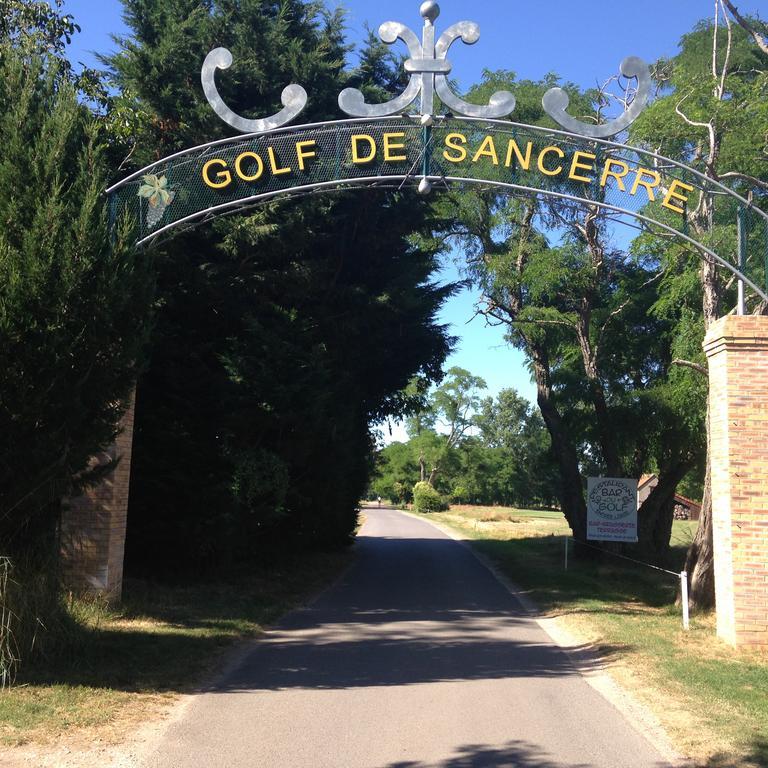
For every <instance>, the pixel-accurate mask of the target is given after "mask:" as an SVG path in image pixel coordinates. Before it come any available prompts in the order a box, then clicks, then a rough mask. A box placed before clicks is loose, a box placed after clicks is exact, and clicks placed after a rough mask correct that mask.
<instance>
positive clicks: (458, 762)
mask: <svg viewBox="0 0 768 768" xmlns="http://www.w3.org/2000/svg"><path fill="white" fill-rule="evenodd" d="M366 515H367V518H368V519H367V522H366V524H365V526H364V527H363V530H362V532H361V535H360V539H359V543H358V545H357V546H358V549H359V557H358V558H357V560H356V563H355V565H354V566H353V567H352V568H351V569H350V570H349V571H348V572H347V574H346V576H345V578H344V579H343V580H342V581H341V582H340V583H338V584H337V585H336V586H335V587H333V588H332V589H331V590H329V591H327V592H326V593H325V594H324V595H323V596H322V597H321V598H320V599H319V600H318V601H317V602H315V603H314V604H313V605H312V606H310V607H309V608H307V609H304V610H301V611H297V612H295V613H293V614H291V615H290V616H288V617H287V618H286V619H285V620H284V621H283V622H282V623H281V624H280V625H279V626H278V627H277V628H275V629H274V630H273V631H271V632H269V634H268V635H267V637H266V638H265V639H264V640H262V641H260V642H258V643H256V644H255V647H254V649H253V651H252V652H250V653H249V654H247V656H245V657H244V658H243V659H242V661H241V662H240V663H239V664H237V665H236V666H235V668H233V669H231V670H230V671H229V672H228V673H227V674H226V675H225V676H224V678H223V679H222V680H220V681H219V683H218V684H217V686H216V687H215V688H214V689H213V690H211V691H210V692H207V693H205V694H202V695H200V696H199V697H197V698H196V699H195V700H194V701H193V703H192V704H191V706H190V707H189V708H188V709H187V710H186V711H185V714H184V717H183V718H182V719H180V720H179V721H178V722H176V723H175V724H174V725H173V726H172V727H171V728H170V729H169V731H168V732H167V734H166V735H165V737H164V739H163V741H162V743H161V744H160V750H159V753H158V754H156V755H155V756H154V757H153V758H152V759H151V760H150V762H149V763H148V765H150V766H152V768H171V767H173V768H192V767H193V766H194V767H195V768H198V767H199V768H245V767H246V766H247V768H427V767H429V768H438V767H439V768H480V767H481V766H505V767H509V768H512V767H514V768H661V767H662V766H667V763H666V762H665V761H664V760H663V759H662V757H661V756H660V755H659V754H658V753H657V752H656V751H655V750H654V749H653V748H652V747H651V746H650V745H649V743H648V742H646V740H645V739H644V738H643V737H642V736H641V735H640V734H639V733H638V732H637V731H635V730H634V729H633V728H632V727H631V726H630V725H629V724H628V723H627V722H626V720H625V719H624V718H623V716H622V715H621V714H620V713H619V712H618V711H617V710H616V709H615V708H613V706H611V705H610V704H609V703H608V702H607V701H606V700H605V699H603V698H602V697H601V696H600V695H599V694H598V693H597V692H595V691H594V690H593V689H592V688H591V687H590V686H589V685H588V684H587V683H586V682H585V681H584V679H583V678H582V677H581V676H580V675H579V674H578V672H576V671H575V670H574V669H573V668H572V666H571V665H570V663H569V661H568V659H567V657H566V656H565V655H564V654H563V653H562V652H560V651H559V650H558V649H557V648H556V647H555V646H553V645H552V643H551V642H550V641H549V638H548V637H547V635H546V634H545V633H544V632H543V631H542V630H541V629H540V628H539V626H538V625H537V624H536V623H535V622H533V621H531V620H530V619H528V618H526V617H525V616H524V614H523V613H522V612H521V610H520V608H519V606H518V605H517V603H516V601H515V600H514V599H513V598H512V597H511V596H510V594H509V593H508V592H507V591H506V590H505V589H504V588H503V587H502V586H501V585H500V584H499V583H498V582H497V581H496V579H495V578H494V577H493V576H492V575H491V574H490V573H489V572H488V571H487V570H486V569H485V568H484V567H483V566H482V565H481V564H480V563H479V562H478V561H477V560H476V559H475V558H474V557H473V556H472V554H471V552H469V551H468V550H467V548H466V547H465V546H463V545H462V544H460V543H457V542H455V541H453V540H451V539H450V538H448V537H447V536H445V535H444V534H443V533H442V532H440V531H438V530H437V529H435V528H434V527H432V526H431V525H429V524H427V523H424V522H422V521H420V520H415V519H413V518H411V517H408V516H406V515H402V514H400V513H398V512H395V511H393V510H385V509H382V510H366Z"/></svg>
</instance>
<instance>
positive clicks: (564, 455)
mask: <svg viewBox="0 0 768 768" xmlns="http://www.w3.org/2000/svg"><path fill="white" fill-rule="evenodd" d="M528 347H529V351H530V353H531V359H532V360H533V370H534V376H535V379H536V390H537V400H538V404H539V410H540V411H541V415H542V417H543V418H544V423H545V424H546V425H547V430H548V431H549V436H550V438H551V439H552V450H553V451H554V453H555V456H556V457H557V462H558V465H559V467H560V494H559V495H560V504H561V506H562V508H563V513H564V514H565V519H566V520H567V521H568V524H569V525H570V526H571V530H572V531H573V536H574V538H575V539H576V540H577V541H586V540H587V507H586V504H585V503H584V493H583V490H582V487H581V473H580V472H579V459H578V456H577V455H576V449H575V448H574V447H573V445H572V444H571V441H570V439H569V437H568V434H567V432H566V430H565V427H564V425H563V420H562V417H561V416H560V413H559V411H558V410H557V406H556V405H555V402H554V400H553V398H552V384H551V381H550V371H549V364H548V360H547V357H546V353H545V352H544V350H542V349H541V348H539V347H537V346H535V345H533V344H529V345H528Z"/></svg>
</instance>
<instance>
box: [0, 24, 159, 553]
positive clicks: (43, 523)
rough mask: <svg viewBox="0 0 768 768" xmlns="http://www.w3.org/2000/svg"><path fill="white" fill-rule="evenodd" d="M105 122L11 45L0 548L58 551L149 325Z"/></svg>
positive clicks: (0, 382) (4, 50) (2, 142)
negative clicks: (75, 486) (111, 211)
mask: <svg viewBox="0 0 768 768" xmlns="http://www.w3.org/2000/svg"><path fill="white" fill-rule="evenodd" d="M106 177H107V170H106V166H105V162H104V159H103V141H102V138H101V134H100V129H99V125H98V123H97V121H96V120H95V118H94V117H93V116H92V115H91V113H90V112H89V110H88V109H87V108H86V107H85V106H83V105H82V104H81V103H80V100H79V97H78V92H77V89H76V87H75V85H74V84H73V82H72V81H71V78H70V76H69V72H68V70H67V68H66V67H64V66H63V65H62V64H61V62H60V60H59V59H58V57H57V55H55V54H53V53H49V52H45V51H43V52H42V53H40V52H34V51H30V50H29V49H28V48H25V47H24V46H22V45H19V44H18V39H17V37H16V36H12V37H11V39H10V40H8V39H6V40H4V41H3V42H2V43H0V186H1V187H2V189H3V196H2V198H0V219H1V220H2V221H3V226H2V228H0V510H2V512H1V513H0V514H1V516H0V541H2V552H3V554H9V553H11V552H14V551H22V552H24V551H27V550H28V549H29V548H30V547H31V546H33V544H35V543H37V542H38V541H39V540H40V539H43V540H44V541H45V542H47V543H48V544H50V543H51V542H52V539H53V534H54V532H55V522H56V514H57V504H56V502H57V501H58V497H59V496H60V495H61V494H62V493H64V492H66V491H68V490H70V487H71V482H70V481H71V479H72V478H73V477H74V476H75V475H76V474H77V473H79V472H81V471H82V470H83V469H84V468H85V467H86V464H87V460H88V458H89V457H90V456H91V455H93V454H94V453H95V452H96V451H97V450H98V449H99V448H100V447H104V446H106V445H107V444H109V443H110V442H111V440H112V438H113V437H114V434H115V429H116V425H117V423H118V421H119V417H120V412H121V407H122V406H121V403H122V402H123V401H124V399H125V396H126V395H127V393H128V392H129V391H130V388H131V387H132V385H133V381H134V379H135V376H136V366H137V364H139V363H140V361H141V358H142V345H143V341H144V335H145V329H146V325H147V321H148V314H149V307H150V298H151V293H152V280H151V274H150V268H149V263H148V257H147V255H146V254H139V253H135V252H134V250H133V248H132V247H131V246H130V245H129V243H130V240H129V235H130V233H129V232H128V231H127V228H126V226H125V223H124V222H116V225H117V227H116V233H115V237H114V239H112V240H110V237H109V232H108V230H109V227H108V212H107V210H106V204H105V200H104V197H103V195H102V192H103V190H104V185H105V181H106Z"/></svg>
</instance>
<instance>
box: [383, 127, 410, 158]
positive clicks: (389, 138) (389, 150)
mask: <svg viewBox="0 0 768 768" xmlns="http://www.w3.org/2000/svg"><path fill="white" fill-rule="evenodd" d="M404 138H405V133H385V134H384V162H385V163H401V162H403V160H407V159H408V158H407V157H406V156H405V155H395V154H393V152H394V151H395V150H397V149H405V143H404V142H402V141H399V142H395V141H393V139H404Z"/></svg>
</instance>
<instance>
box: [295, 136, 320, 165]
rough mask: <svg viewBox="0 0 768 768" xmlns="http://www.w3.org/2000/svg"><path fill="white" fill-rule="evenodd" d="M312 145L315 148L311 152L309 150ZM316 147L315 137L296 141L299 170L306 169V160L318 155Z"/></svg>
mask: <svg viewBox="0 0 768 768" xmlns="http://www.w3.org/2000/svg"><path fill="white" fill-rule="evenodd" d="M310 147H311V148H312V150H313V151H311V152H309V151H307V150H309V149H310ZM315 149H317V142H316V141H315V140H314V139H312V140H311V141H297V142H296V157H297V158H298V160H299V170H301V171H306V170H307V164H306V163H305V162H304V161H305V160H310V159H311V158H313V157H317V152H315V151H314V150H315Z"/></svg>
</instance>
